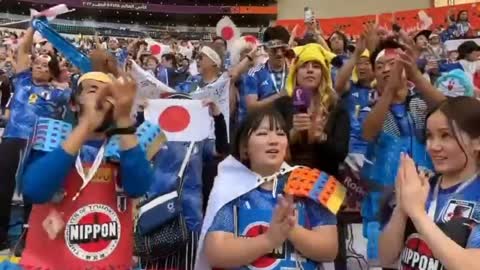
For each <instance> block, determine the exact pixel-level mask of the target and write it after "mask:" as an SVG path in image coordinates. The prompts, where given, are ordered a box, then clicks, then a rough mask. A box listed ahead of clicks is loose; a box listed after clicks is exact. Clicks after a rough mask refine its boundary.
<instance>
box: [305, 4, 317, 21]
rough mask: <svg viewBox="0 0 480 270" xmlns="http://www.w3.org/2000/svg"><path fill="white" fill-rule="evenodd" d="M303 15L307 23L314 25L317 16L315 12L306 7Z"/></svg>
mask: <svg viewBox="0 0 480 270" xmlns="http://www.w3.org/2000/svg"><path fill="white" fill-rule="evenodd" d="M303 15H304V19H305V23H312V22H314V21H315V14H314V13H313V10H312V9H311V8H309V7H305V8H304V9H303Z"/></svg>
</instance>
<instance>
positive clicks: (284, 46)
mask: <svg viewBox="0 0 480 270" xmlns="http://www.w3.org/2000/svg"><path fill="white" fill-rule="evenodd" d="M289 39H290V34H289V33H288V31H287V29H285V28H284V27H282V26H275V27H269V28H267V30H265V33H264V36H263V42H264V43H265V47H266V51H267V53H268V61H267V62H266V63H265V64H262V65H259V66H256V67H254V68H252V69H250V70H249V72H248V77H247V78H246V80H245V82H244V86H243V87H244V88H245V89H246V91H247V92H246V94H247V97H246V103H247V107H248V108H249V109H254V108H259V107H263V106H265V105H268V104H271V103H273V101H275V100H276V99H277V98H279V97H281V96H284V95H286V92H285V90H284V86H285V82H286V80H287V75H288V66H287V62H286V55H287V53H288V41H289Z"/></svg>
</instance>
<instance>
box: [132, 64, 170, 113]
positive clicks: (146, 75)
mask: <svg viewBox="0 0 480 270" xmlns="http://www.w3.org/2000/svg"><path fill="white" fill-rule="evenodd" d="M130 62H131V63H132V70H131V71H130V74H131V75H132V77H133V78H134V79H135V81H136V82H137V97H136V100H135V104H134V109H133V110H134V113H135V114H136V112H137V111H138V107H139V106H140V105H141V104H143V101H144V100H146V99H156V98H160V95H161V94H163V93H175V92H176V91H175V89H172V88H170V87H168V86H167V85H166V84H164V83H163V82H161V81H159V80H158V79H157V78H156V77H155V76H154V75H153V74H152V73H150V72H147V71H145V70H143V68H141V67H140V66H139V65H138V64H137V63H135V61H130Z"/></svg>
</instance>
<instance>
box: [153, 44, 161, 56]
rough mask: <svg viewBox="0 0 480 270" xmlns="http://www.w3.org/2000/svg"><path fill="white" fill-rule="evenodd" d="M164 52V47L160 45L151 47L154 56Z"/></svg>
mask: <svg viewBox="0 0 480 270" xmlns="http://www.w3.org/2000/svg"><path fill="white" fill-rule="evenodd" d="M161 52H162V47H161V46H160V45H157V44H154V45H152V46H150V53H152V54H153V55H157V54H160V53H161Z"/></svg>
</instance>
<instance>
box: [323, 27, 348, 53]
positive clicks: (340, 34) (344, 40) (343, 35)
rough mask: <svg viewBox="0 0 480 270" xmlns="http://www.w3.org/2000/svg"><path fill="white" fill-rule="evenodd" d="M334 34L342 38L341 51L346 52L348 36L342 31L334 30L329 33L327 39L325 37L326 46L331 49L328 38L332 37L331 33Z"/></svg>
mask: <svg viewBox="0 0 480 270" xmlns="http://www.w3.org/2000/svg"><path fill="white" fill-rule="evenodd" d="M335 34H336V35H337V36H339V37H340V38H341V39H342V40H343V51H344V52H347V45H348V38H347V36H346V35H345V34H344V33H342V32H340V31H335V32H333V33H332V34H331V35H330V37H328V39H327V44H328V47H329V48H330V50H331V49H332V43H331V42H330V40H331V39H332V37H333V35H335Z"/></svg>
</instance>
